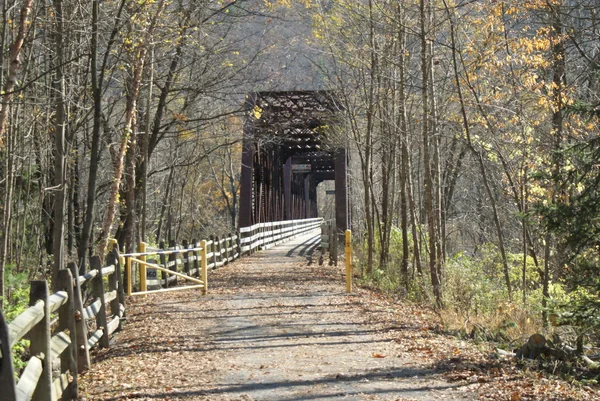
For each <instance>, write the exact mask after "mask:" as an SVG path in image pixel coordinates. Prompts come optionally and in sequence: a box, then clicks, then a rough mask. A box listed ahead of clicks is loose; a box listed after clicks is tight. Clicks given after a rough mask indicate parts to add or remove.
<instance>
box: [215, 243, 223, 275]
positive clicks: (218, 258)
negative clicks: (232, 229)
mask: <svg viewBox="0 0 600 401" xmlns="http://www.w3.org/2000/svg"><path fill="white" fill-rule="evenodd" d="M215 244H216V247H217V248H216V249H217V253H215V269H216V268H217V267H219V263H222V262H223V253H222V252H223V248H222V247H221V239H220V238H219V236H218V235H217V236H216V237H215Z"/></svg>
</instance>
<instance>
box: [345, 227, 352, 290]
mask: <svg viewBox="0 0 600 401" xmlns="http://www.w3.org/2000/svg"><path fill="white" fill-rule="evenodd" d="M346 292H347V293H348V294H350V293H351V292H352V231H350V230H346Z"/></svg>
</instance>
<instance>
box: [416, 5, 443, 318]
mask: <svg viewBox="0 0 600 401" xmlns="http://www.w3.org/2000/svg"><path fill="white" fill-rule="evenodd" d="M428 5H429V1H428V0H420V37H421V77H422V81H423V82H422V90H421V97H422V103H423V105H422V106H423V109H422V113H423V114H422V120H423V121H422V134H423V166H424V170H425V171H424V173H425V177H424V187H425V214H426V218H427V231H428V235H429V271H430V274H431V284H432V286H433V295H434V296H435V301H436V305H437V306H438V307H441V306H442V290H441V281H440V276H439V271H440V267H439V263H440V261H439V260H438V255H439V252H438V249H437V247H438V238H437V232H438V227H439V226H438V224H437V222H436V216H437V213H436V211H435V205H434V198H435V192H436V188H434V184H435V183H434V177H433V172H432V169H431V154H430V151H431V149H430V146H431V145H430V143H431V132H430V123H429V120H430V118H431V117H430V110H429V106H430V101H429V93H430V92H429V85H430V82H429V77H430V75H429V69H430V66H431V60H430V57H431V52H430V46H431V43H430V40H429V39H428V37H427V34H428V32H427V29H428V28H429V25H430V24H429V13H428V7H427V6H428Z"/></svg>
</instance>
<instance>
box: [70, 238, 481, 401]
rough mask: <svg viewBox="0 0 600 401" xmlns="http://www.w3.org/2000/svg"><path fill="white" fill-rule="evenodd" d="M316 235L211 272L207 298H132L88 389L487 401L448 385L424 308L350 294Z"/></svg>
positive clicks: (86, 381) (184, 395)
mask: <svg viewBox="0 0 600 401" xmlns="http://www.w3.org/2000/svg"><path fill="white" fill-rule="evenodd" d="M317 241H318V237H317V236H316V235H315V234H312V235H306V236H303V237H301V238H298V239H296V240H293V241H290V242H288V243H286V244H283V245H279V246H277V247H275V248H273V249H271V250H269V251H264V252H259V253H257V254H255V255H253V256H251V257H248V258H243V259H241V260H240V261H237V262H235V263H234V264H232V265H229V266H226V267H224V268H222V269H219V270H217V271H214V272H210V273H209V295H208V296H206V297H202V296H200V294H199V293H198V292H196V291H194V290H189V291H183V292H178V293H171V294H168V295H167V294H163V295H152V296H148V297H146V298H135V299H133V300H131V301H130V303H129V305H128V308H130V309H128V320H127V324H126V326H125V330H124V331H123V332H122V333H120V334H119V335H118V336H117V337H116V339H115V341H114V344H113V345H112V346H111V348H110V349H108V350H102V351H100V352H99V353H98V354H97V355H96V363H95V364H94V365H93V367H92V369H91V370H90V372H88V373H87V374H86V375H84V376H82V379H81V388H82V391H81V393H82V396H83V397H84V398H86V399H88V400H121V399H151V400H152V399H164V400H170V399H185V400H245V401H248V400H261V401H262V400H264V401H267V400H288V401H291V400H338V399H339V400H438V399H448V400H469V399H475V398H476V397H475V394H474V392H473V390H474V388H473V386H474V385H473V384H472V383H469V382H467V383H464V382H463V383H460V384H458V383H448V382H447V381H445V380H443V379H442V376H441V373H440V372H439V370H436V369H435V363H433V361H432V360H431V359H430V358H428V355H429V354H430V352H429V351H430V349H428V348H427V347H428V346H427V343H428V342H429V341H438V342H439V338H438V337H437V335H435V334H433V333H432V332H431V331H430V330H429V329H428V327H427V324H426V323H424V320H422V319H421V318H422V316H421V314H422V312H420V311H418V310H416V309H415V310H412V309H410V308H409V307H406V308H404V309H400V310H398V309H397V308H392V307H391V306H390V305H388V304H387V303H385V302H383V301H381V302H380V301H378V300H377V299H373V296H374V295H373V294H372V293H370V292H367V291H359V292H358V294H356V295H346V294H345V293H344V279H343V274H342V268H341V267H327V266H319V265H318V264H317V263H316V260H313V257H312V251H313V250H314V248H315V247H316V246H317ZM315 259H316V256H315ZM401 315H403V316H401ZM442 343H443V341H442ZM445 346H447V347H448V354H449V355H452V354H453V353H454V354H456V352H457V348H455V345H453V344H451V343H447V344H445ZM458 352H460V351H458Z"/></svg>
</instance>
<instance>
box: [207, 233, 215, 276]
mask: <svg viewBox="0 0 600 401" xmlns="http://www.w3.org/2000/svg"><path fill="white" fill-rule="evenodd" d="M208 239H209V240H210V253H211V258H210V259H211V263H209V264H212V265H213V269H216V268H217V256H216V251H215V249H216V248H215V236H214V235H212V234H211V235H209V236H208ZM207 253H208V252H207ZM206 263H208V261H207V262H206Z"/></svg>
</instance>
